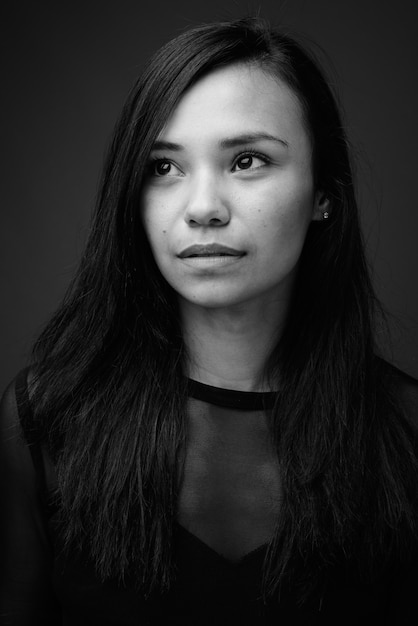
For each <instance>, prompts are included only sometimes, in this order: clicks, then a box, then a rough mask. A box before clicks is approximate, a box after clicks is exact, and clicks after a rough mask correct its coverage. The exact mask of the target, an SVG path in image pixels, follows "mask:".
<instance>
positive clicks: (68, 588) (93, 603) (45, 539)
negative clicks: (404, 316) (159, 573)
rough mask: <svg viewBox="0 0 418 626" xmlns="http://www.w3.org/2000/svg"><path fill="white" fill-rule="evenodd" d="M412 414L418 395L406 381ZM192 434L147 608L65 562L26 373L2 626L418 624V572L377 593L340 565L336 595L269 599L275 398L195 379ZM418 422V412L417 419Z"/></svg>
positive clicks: (20, 381)
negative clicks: (166, 585)
mask: <svg viewBox="0 0 418 626" xmlns="http://www.w3.org/2000/svg"><path fill="white" fill-rule="evenodd" d="M402 380H403V388H404V390H405V392H404V395H405V398H406V402H407V404H408V409H409V410H411V411H415V410H416V408H417V407H418V400H417V397H416V396H417V389H418V385H417V383H416V382H415V381H413V380H412V379H409V378H407V377H404V378H403V379H402ZM189 396H190V397H189V404H188V419H189V433H188V445H187V453H186V464H185V472H184V480H183V483H182V486H181V490H180V494H179V510H178V520H177V524H176V528H175V541H174V553H175V562H176V566H177V576H176V579H175V581H174V583H173V586H172V588H171V590H170V592H169V593H167V594H163V595H161V594H154V595H153V596H151V597H149V598H147V599H145V598H144V597H142V595H141V594H140V593H138V592H136V591H135V587H134V585H133V583H132V581H129V580H126V581H125V582H124V584H123V585H122V584H119V583H118V582H117V581H116V580H108V581H106V582H104V583H102V582H101V581H100V580H99V579H98V578H97V576H96V574H95V571H94V569H93V567H92V565H91V564H90V563H89V562H88V560H87V559H85V558H84V557H83V555H81V556H77V557H76V556H75V555H74V556H73V557H72V558H70V559H67V560H64V558H63V554H62V550H61V548H60V537H59V536H58V535H57V534H56V531H55V530H54V526H53V525H52V524H51V516H52V514H53V511H52V510H51V508H50V506H49V504H48V495H49V493H50V492H51V491H52V490H53V489H54V487H55V485H56V476H55V471H54V467H53V465H52V464H51V463H50V461H49V460H48V456H47V455H46V454H45V452H43V451H42V450H41V449H39V448H31V449H30V448H29V447H28V446H27V445H26V443H25V442H24V439H23V437H22V435H21V427H20V422H21V420H22V418H23V417H24V413H25V411H30V405H29V400H28V395H27V388H26V380H25V374H24V373H22V374H21V375H20V376H19V377H18V378H17V381H15V382H14V383H13V384H12V385H11V386H10V387H9V389H8V390H7V391H6V394H5V396H4V398H3V402H2V409H1V439H0V462H1V468H0V478H1V485H0V515H1V545H0V558H1V562H0V571H1V583H0V624H2V625H3V624H10V625H16V626H29V625H30V626H36V625H38V624H39V625H42V626H47V625H48V624H65V625H68V626H70V625H71V626H76V625H77V626H84V625H86V626H87V625H89V626H91V625H94V624H101V625H103V626H107V625H109V626H110V625H111V624H115V625H116V624H117V625H120V626H128V625H133V624H136V625H138V626H141V625H142V624H144V625H145V624H153V625H154V624H155V625H156V624H166V625H175V624H178V625H180V624H181V625H182V626H191V625H193V626H197V625H202V626H205V625H207V626H209V625H210V626H215V625H216V626H221V625H223V624H225V625H226V624H228V625H231V624H242V625H245V624H248V625H250V624H251V625H255V624H260V625H262V624H311V625H314V624H322V625H325V624H333V625H335V624H371V623H380V624H400V625H405V626H406V625H407V624H416V623H417V616H418V610H417V608H416V605H415V604H416V603H415V599H414V598H415V593H416V590H417V589H418V572H417V566H416V564H415V563H412V564H409V565H408V566H404V565H402V564H397V565H396V566H394V567H393V569H392V570H391V571H386V572H382V576H381V578H380V579H379V580H377V581H375V583H374V584H373V585H365V584H362V583H361V582H360V581H359V580H357V579H356V577H355V576H352V575H351V574H349V573H347V570H346V568H345V567H344V564H342V565H341V567H335V568H334V571H333V573H332V576H331V578H330V585H329V587H328V591H327V593H326V594H325V595H324V596H323V597H321V598H319V597H318V598H315V597H313V598H312V599H311V601H310V603H308V604H307V605H305V606H304V607H298V606H297V605H296V604H295V603H294V602H293V601H292V598H291V596H290V595H289V596H288V597H285V598H283V597H282V598H281V599H280V601H279V599H276V600H271V601H270V602H269V603H268V604H267V605H265V604H264V603H263V602H262V600H261V597H260V592H261V575H262V566H263V559H264V556H265V551H266V545H267V543H268V541H269V539H270V538H271V536H272V534H273V532H274V524H275V520H276V519H277V516H278V514H279V511H280V476H279V470H278V465H277V460H276V457H275V455H274V452H273V450H272V449H271V444H270V439H269V436H268V429H267V422H266V420H267V416H268V411H269V408H270V406H271V404H272V401H273V400H274V395H273V394H266V393H264V394H262V393H245V392H238V391H230V390H222V389H217V388H214V387H209V386H207V385H202V384H200V383H196V382H194V381H190V385H189ZM417 414H418V412H417Z"/></svg>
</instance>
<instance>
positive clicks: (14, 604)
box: [0, 373, 62, 626]
mask: <svg viewBox="0 0 418 626" xmlns="http://www.w3.org/2000/svg"><path fill="white" fill-rule="evenodd" d="M22 376H23V379H22ZM22 383H23V386H24V391H23V393H22V391H21V392H20V397H19V398H18V400H17V398H16V390H18V396H19V384H20V388H21V389H22ZM25 391H26V376H25V375H24V373H22V374H21V375H20V378H19V377H18V378H17V379H16V381H13V383H11V384H10V385H9V387H8V388H7V390H6V392H5V394H4V396H3V399H2V401H1V405H0V623H1V624H2V625H3V624H4V625H5V626H6V625H12V626H37V625H38V624H39V625H42V626H48V625H58V624H61V623H62V622H61V618H60V612H59V607H58V603H57V601H56V598H55V596H54V592H53V588H52V582H51V579H52V570H53V553H52V547H51V544H50V541H49V537H48V526H47V520H46V516H45V508H44V504H43V496H42V493H41V489H40V480H39V475H38V472H37V471H36V468H35V465H34V460H33V459H34V457H33V454H32V453H31V450H30V449H29V446H28V445H27V444H26V443H25V441H24V440H23V437H22V434H21V428H20V419H19V414H20V417H23V415H24V412H25V411H29V410H30V408H29V403H28V401H27V391H26V394H25V393H24V392H25Z"/></svg>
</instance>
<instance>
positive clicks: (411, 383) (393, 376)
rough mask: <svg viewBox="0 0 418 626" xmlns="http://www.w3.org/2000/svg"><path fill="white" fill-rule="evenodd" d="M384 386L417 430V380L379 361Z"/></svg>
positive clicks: (391, 365) (389, 364)
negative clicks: (388, 389) (386, 386)
mask: <svg viewBox="0 0 418 626" xmlns="http://www.w3.org/2000/svg"><path fill="white" fill-rule="evenodd" d="M381 368H382V370H383V372H384V378H385V384H386V385H388V387H389V388H390V390H391V393H392V395H393V396H394V398H395V400H396V401H397V403H399V404H400V406H401V408H402V409H403V410H404V411H405V413H406V415H407V417H408V418H409V420H410V421H411V422H413V423H414V424H415V425H416V427H417V428H418V380H417V379H416V378H414V377H413V376H411V375H410V374H407V373H406V372H403V371H402V370H400V369H399V368H398V367H396V366H395V365H393V364H392V363H388V362H387V361H381Z"/></svg>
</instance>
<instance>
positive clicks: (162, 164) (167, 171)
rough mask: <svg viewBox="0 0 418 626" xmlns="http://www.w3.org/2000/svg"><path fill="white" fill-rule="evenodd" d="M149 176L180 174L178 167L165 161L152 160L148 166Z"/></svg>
mask: <svg viewBox="0 0 418 626" xmlns="http://www.w3.org/2000/svg"><path fill="white" fill-rule="evenodd" d="M150 174H151V176H157V177H162V176H178V175H179V174H181V172H180V170H179V169H178V167H176V166H175V165H174V163H172V162H171V161H168V160H167V159H154V160H153V161H152V162H151V164H150Z"/></svg>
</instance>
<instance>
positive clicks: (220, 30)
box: [27, 18, 416, 596]
mask: <svg viewBox="0 0 418 626" xmlns="http://www.w3.org/2000/svg"><path fill="white" fill-rule="evenodd" d="M233 63H252V64H256V65H258V66H260V67H262V68H264V69H265V70H266V71H267V72H270V73H271V74H273V75H274V76H277V77H279V78H280V79H281V80H283V81H285V82H286V83H287V84H288V85H289V86H290V87H291V89H292V90H293V91H294V92H295V94H296V95H297V96H298V98H299V99H300V102H301V103H302V105H303V110H304V113H305V121H306V124H307V128H308V130H309V132H310V134H311V137H312V143H313V168H314V176H315V184H316V187H317V189H321V190H322V191H323V192H324V193H325V194H326V195H327V197H328V198H329V200H330V203H331V208H330V212H331V218H330V219H329V220H328V221H327V222H323V223H312V224H311V226H310V228H309V231H308V234H307V239H306V243H305V246H304V249H303V252H302V257H301V260H300V265H299V270H298V276H297V280H296V285H295V289H294V294H293V300H292V303H291V307H290V314H289V317H288V320H287V324H286V326H285V329H284V332H283V335H282V337H281V339H280V342H279V344H278V345H277V346H276V347H275V349H274V350H273V351H272V354H271V356H270V358H269V361H268V363H267V365H266V372H267V375H268V376H269V377H270V380H271V385H272V387H273V388H279V389H280V393H278V394H277V401H276V406H275V408H274V410H273V411H272V414H271V434H272V438H273V440H274V443H275V445H276V449H277V455H278V459H279V463H280V468H281V480H282V484H283V493H284V497H283V504H282V510H281V513H280V518H279V519H278V522H277V530H276V533H275V536H274V538H273V539H272V541H271V543H270V545H269V548H268V552H267V556H266V561H265V569H264V592H265V594H267V595H268V594H272V593H275V592H276V591H277V589H278V588H279V587H280V586H281V585H282V584H284V583H289V584H292V585H293V586H297V587H298V589H300V590H301V592H300V595H301V596H302V595H303V594H304V593H305V591H306V589H312V588H314V587H315V586H316V585H317V584H318V583H319V581H320V580H321V577H322V574H323V572H324V571H325V570H326V568H327V567H328V566H329V565H330V564H332V563H333V562H334V561H335V560H336V559H337V558H338V556H340V555H341V554H344V555H346V557H347V558H349V559H352V560H353V561H355V560H356V559H357V560H358V561H359V562H360V561H361V563H362V569H363V570H364V571H366V570H368V569H370V568H369V566H370V565H371V564H373V563H377V562H379V563H380V559H383V557H384V555H385V554H386V556H387V558H388V559H389V558H391V557H392V556H393V555H394V554H395V553H396V554H398V553H399V551H400V550H401V549H402V545H403V544H402V541H405V542H407V541H408V540H409V538H410V536H411V533H413V532H414V530H415V529H414V511H415V510H416V508H414V507H416V501H415V500H414V495H413V494H414V489H415V483H414V477H415V475H416V473H415V472H416V462H415V460H414V459H415V456H414V450H413V444H412V441H413V433H412V430H411V427H410V426H409V425H408V422H407V421H406V420H405V419H404V418H403V417H402V415H401V411H400V409H399V407H398V404H397V402H396V399H395V398H394V396H393V394H391V392H390V385H389V384H388V382H387V381H386V378H387V377H386V376H385V371H386V370H385V368H384V367H383V364H382V361H380V360H378V359H377V358H376V356H375V353H376V346H375V342H374V338H373V316H374V309H375V298H374V295H373V290H372V287H371V284H370V280H369V275H368V270H367V265H366V261H365V258H364V252H363V245H362V240H361V233H360V228H359V218H358V214H357V207H356V199H355V194H354V190H353V181H352V173H351V167H350V161H349V156H348V147H347V140H346V137H345V134H344V130H343V126H342V122H341V119H340V115H339V112H338V109H337V106H336V103H335V98H334V96H333V94H332V93H331V90H330V88H329V87H328V84H327V82H326V80H325V79H324V77H323V74H322V72H321V71H320V69H318V65H317V63H316V62H315V61H314V60H312V58H311V56H310V55H309V54H308V53H306V52H305V51H304V49H303V48H302V47H301V46H300V45H299V44H298V43H297V42H296V41H294V40H293V39H292V38H289V37H288V36H286V35H284V34H281V33H279V32H277V31H275V30H272V29H271V28H270V27H269V26H268V25H267V24H266V23H265V22H263V21H262V20H260V19H255V18H248V19H247V18H246V19H242V20H239V21H235V22H227V23H216V24H209V25H204V26H200V27H196V28H194V29H191V30H189V31H187V32H185V33H184V34H181V35H180V36H179V37H177V38H176V39H174V40H172V41H170V42H169V43H168V44H167V45H165V46H164V47H163V48H162V49H161V50H159V51H158V52H157V53H156V55H155V56H154V57H153V58H152V59H151V61H150V62H149V64H148V65H147V67H146V69H145V71H144V72H143V74H142V76H141V77H140V78H139V80H138V82H137V83H136V85H135V86H134V88H133V90H132V92H131V94H130V96H129V98H128V100H127V103H126V105H125V107H124V109H123V112H122V115H121V118H120V120H119V122H118V124H117V126H116V129H115V133H114V138H113V143H112V145H111V147H110V151H109V155H108V158H107V163H106V166H105V170H104V175H103V181H102V185H101V191H100V193H99V196H98V201H97V209H96V212H95V216H94V221H93V225H92V230H91V235H90V238H89V241H88V244H87V248H86V252H85V254H84V257H83V259H82V261H81V264H80V267H79V270H78V273H77V276H76V277H75V279H74V281H73V283H72V285H71V287H70V289H69V292H68V295H67V297H66V298H65V301H64V303H63V304H62V306H61V308H60V309H59V310H58V312H57V313H56V314H55V316H54V317H53V319H52V320H51V321H50V323H49V324H48V326H47V327H46V329H45V331H44V332H43V333H42V335H41V336H40V338H39V340H38V342H37V344H36V346H35V349H34V359H33V360H34V374H35V376H34V384H33V404H34V409H35V419H34V421H33V423H32V424H29V425H28V429H27V432H28V433H29V434H28V437H29V438H30V439H31V440H40V441H41V442H43V444H44V445H45V446H46V447H47V449H48V450H49V453H50V455H51V456H52V458H53V460H54V462H55V464H56V467H57V471H58V479H59V497H60V516H59V519H60V520H61V526H60V528H61V532H62V533H63V536H64V539H65V542H66V544H67V546H70V547H71V546H72V547H74V546H82V547H83V548H84V549H85V550H87V552H88V554H89V555H90V558H91V559H92V561H93V562H94V564H95V567H96V570H97V572H98V573H99V574H100V575H101V576H102V577H103V578H106V577H109V576H114V575H116V576H120V577H123V576H124V575H126V574H127V573H134V575H135V577H136V579H137V581H138V583H139V585H140V586H141V587H142V588H143V589H144V591H145V590H150V589H153V588H160V589H164V588H167V587H168V586H169V584H170V580H171V577H172V575H173V571H172V565H173V564H172V537H173V526H174V522H175V519H176V507H177V494H178V488H179V484H180V482H181V476H182V461H183V453H184V447H185V441H186V436H187V428H186V420H185V413H186V400H187V391H186V383H185V380H184V377H183V364H184V360H185V358H186V352H185V348H184V344H183V339H182V333H181V327H180V324H179V318H178V311H177V305H176V296H175V294H174V293H173V291H172V290H171V288H170V287H169V286H168V285H167V283H166V281H165V280H164V279H163V277H162V276H161V274H160V272H159V271H158V269H157V267H156V264H155V262H154V259H153V257H152V254H151V251H150V247H149V244H148V241H147V239H146V237H145V234H144V230H143V227H142V224H141V215H140V211H139V207H140V198H141V184H142V180H143V177H144V175H145V172H146V167H147V161H148V158H149V153H150V150H151V147H152V145H153V143H154V141H155V139H156V137H157V136H158V134H159V133H160V131H161V130H162V128H163V127H164V124H165V123H166V122H167V120H168V118H169V116H170V115H171V113H172V112H173V110H174V108H175V106H176V104H177V103H178V102H179V99H180V98H181V96H182V94H183V93H184V92H185V90H186V89H187V88H189V87H190V86H191V85H192V84H193V83H194V82H195V81H197V80H198V79H199V78H200V77H201V76H202V75H204V74H205V73H208V72H210V71H211V70H212V69H214V68H215V67H219V66H222V65H229V64H233Z"/></svg>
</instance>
